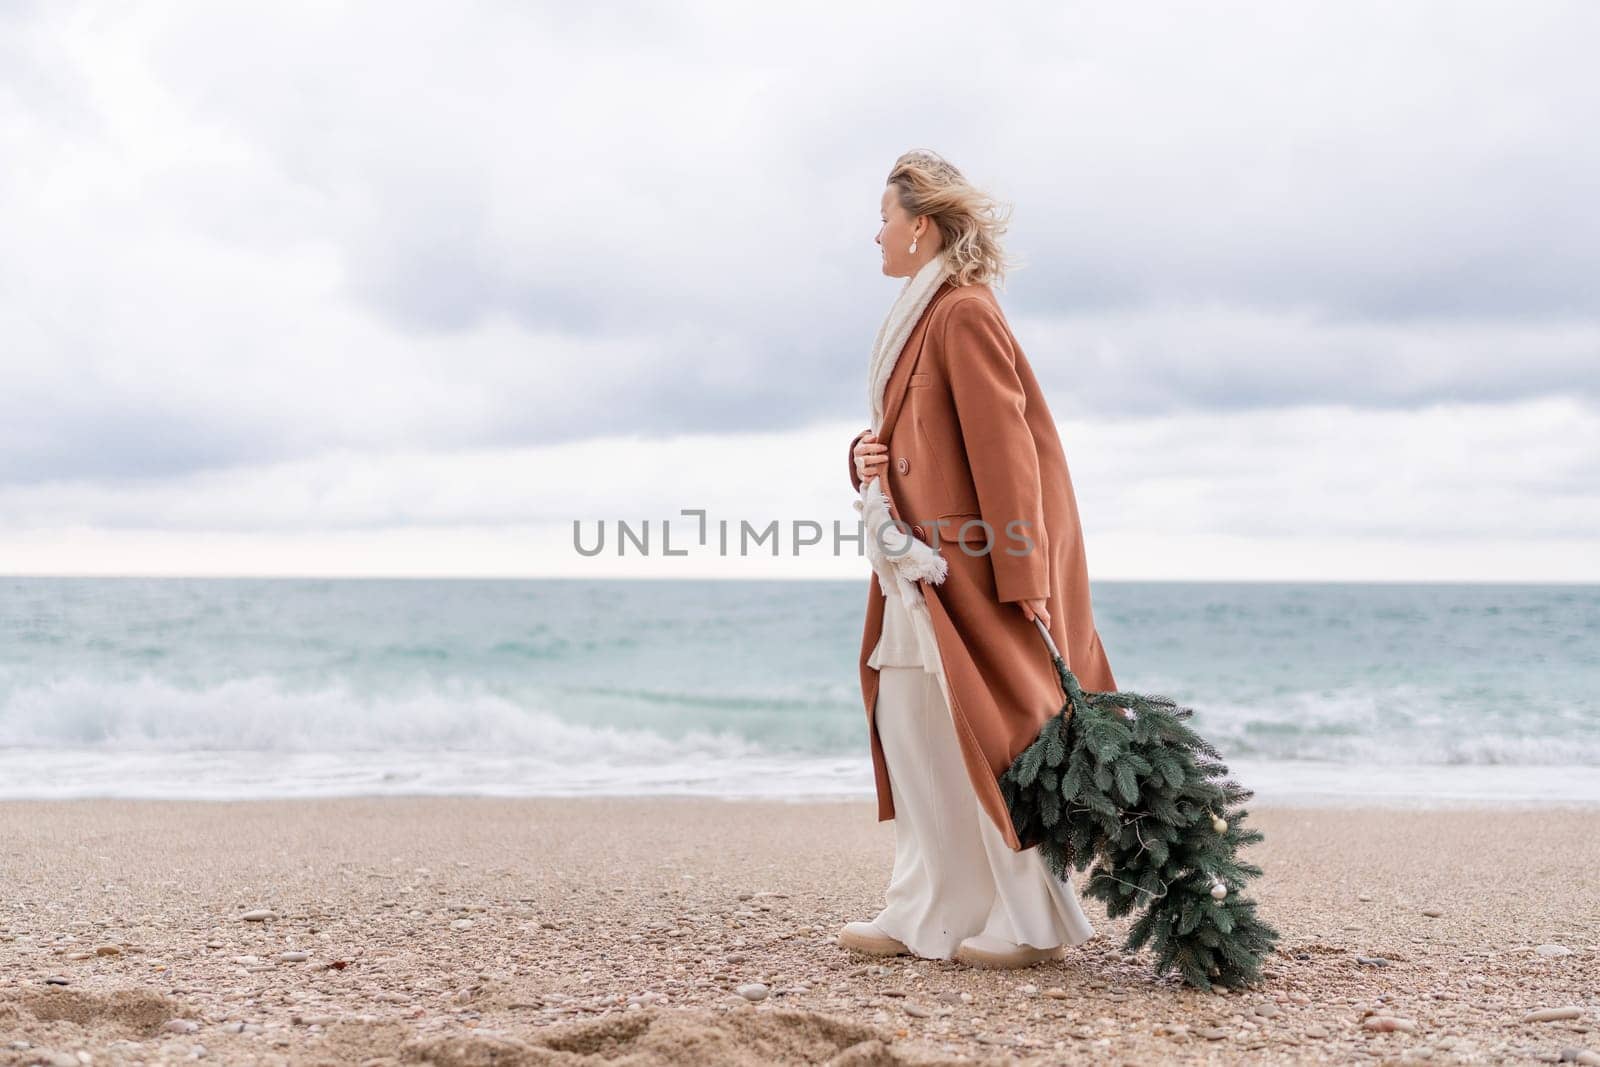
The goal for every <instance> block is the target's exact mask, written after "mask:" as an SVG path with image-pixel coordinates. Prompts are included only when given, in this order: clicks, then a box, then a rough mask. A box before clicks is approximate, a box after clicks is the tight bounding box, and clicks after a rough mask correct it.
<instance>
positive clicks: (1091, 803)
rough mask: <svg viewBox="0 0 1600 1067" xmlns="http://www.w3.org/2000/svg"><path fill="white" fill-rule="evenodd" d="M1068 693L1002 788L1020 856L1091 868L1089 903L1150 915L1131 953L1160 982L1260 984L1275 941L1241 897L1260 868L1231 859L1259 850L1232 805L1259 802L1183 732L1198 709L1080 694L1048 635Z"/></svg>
mask: <svg viewBox="0 0 1600 1067" xmlns="http://www.w3.org/2000/svg"><path fill="white" fill-rule="evenodd" d="M1039 630H1040V632H1041V633H1042V634H1044V635H1045V640H1046V642H1047V643H1048V644H1049V646H1050V651H1051V654H1052V656H1053V657H1054V659H1055V665H1056V673H1057V674H1059V675H1060V677H1061V684H1062V687H1063V688H1064V689H1065V690H1066V702H1065V703H1064V704H1063V705H1062V707H1061V711H1060V712H1059V713H1058V714H1057V715H1055V716H1053V717H1052V718H1051V719H1050V720H1049V722H1047V723H1045V725H1044V727H1043V729H1041V730H1040V732H1039V737H1038V739H1037V740H1035V741H1034V742H1033V743H1032V744H1031V745H1029V746H1028V747H1027V748H1026V749H1024V750H1023V751H1022V752H1021V753H1020V754H1019V755H1018V756H1017V758H1016V760H1015V761H1013V763H1012V765H1011V767H1010V768H1009V769H1008V770H1007V771H1006V773H1005V774H1004V775H1002V776H1001V778H1000V792H1001V795H1002V796H1003V797H1004V798H1005V801H1006V806H1007V807H1008V808H1009V809H1010V813H1011V821H1012V825H1013V826H1014V827H1015V828H1016V831H1017V836H1018V837H1019V838H1020V839H1021V840H1022V843H1023V846H1024V847H1029V846H1031V845H1034V844H1037V845H1038V847H1039V851H1040V853H1041V854H1042V855H1043V856H1044V858H1045V861H1046V864H1047V865H1048V866H1049V868H1050V870H1051V871H1052V873H1053V874H1054V875H1055V876H1056V877H1057V878H1060V879H1061V880H1063V881H1066V880H1067V876H1068V868H1069V867H1074V868H1076V869H1078V870H1079V871H1081V870H1083V869H1084V868H1085V867H1086V866H1088V865H1089V864H1090V863H1093V864H1094V869H1093V870H1091V871H1090V872H1089V878H1088V882H1087V884H1086V886H1085V887H1084V894H1085V895H1086V896H1089V897H1093V898H1094V899H1096V900H1100V901H1102V902H1104V904H1105V906H1106V913H1107V914H1108V915H1109V916H1110V917H1112V918H1117V917H1119V916H1122V915H1126V914H1128V913H1129V912H1132V911H1135V910H1136V909H1141V908H1142V909H1144V912H1143V914H1142V915H1140V916H1139V918H1138V919H1137V920H1135V922H1134V924H1133V927H1132V929H1131V930H1130V931H1129V934H1128V939H1127V942H1126V948H1127V949H1128V951H1130V952H1134V951H1138V950H1139V949H1140V948H1142V947H1143V946H1144V945H1146V944H1149V945H1150V946H1151V949H1152V951H1154V952H1155V954H1156V973H1157V974H1166V973H1167V972H1168V971H1169V970H1171V969H1172V968H1174V967H1176V968H1177V969H1178V971H1179V972H1180V973H1181V975H1182V976H1183V979H1184V980H1185V981H1186V982H1188V983H1189V984H1190V985H1193V986H1198V987H1199V988H1202V989H1205V990H1208V991H1209V990H1210V989H1211V988H1212V986H1213V985H1224V986H1228V987H1230V988H1237V987H1243V986H1250V985H1255V984H1257V983H1258V982H1260V981H1261V960H1262V957H1263V956H1264V955H1265V954H1266V953H1268V952H1271V951H1273V947H1274V945H1275V943H1276V942H1277V940H1278V932H1277V931H1276V930H1274V929H1273V928H1272V927H1271V926H1269V925H1267V924H1266V923H1265V922H1263V921H1262V920H1261V919H1260V918H1259V917H1258V916H1257V915H1256V904H1255V901H1253V900H1251V899H1250V898H1248V897H1245V896H1242V895H1241V894H1240V893H1239V890H1240V889H1241V888H1243V886H1244V884H1245V882H1246V880H1248V879H1250V878H1256V877H1259V876H1260V875H1261V868H1259V867H1257V866H1255V865H1254V864H1251V863H1247V862H1244V861H1242V860H1240V859H1239V857H1238V855H1237V853H1238V850H1239V849H1240V848H1243V847H1244V846H1245V845H1249V844H1252V843H1254V842H1257V841H1260V840H1261V839H1262V835H1261V833H1260V831H1257V830H1250V829H1246V828H1245V825H1244V819H1245V816H1246V815H1248V814H1249V812H1248V811H1246V810H1245V809H1244V808H1242V807H1238V805H1239V804H1240V803H1241V802H1242V801H1245V800H1248V799H1249V798H1250V797H1252V796H1254V793H1253V792H1252V791H1251V790H1248V789H1245V788H1243V787H1241V786H1240V785H1239V784H1238V783H1237V782H1234V781H1231V780H1229V779H1228V778H1227V777H1226V776H1227V774H1228V768H1227V766H1226V765H1225V764H1224V763H1222V757H1221V755H1220V754H1219V753H1218V752H1217V750H1216V749H1215V748H1213V747H1212V746H1211V745H1210V744H1209V743H1208V742H1207V741H1206V740H1205V739H1204V738H1202V737H1201V736H1200V735H1198V734H1196V733H1195V732H1194V731H1193V730H1191V729H1190V728H1189V727H1188V726H1187V725H1185V721H1184V720H1186V719H1188V718H1189V717H1190V716H1191V715H1193V714H1194V711H1193V709H1191V708H1183V707H1178V706H1177V704H1176V702H1174V701H1173V700H1171V699H1169V698H1167V697H1163V696H1144V695H1141V694H1139V693H1127V692H1120V691H1119V692H1109V693H1085V692H1084V691H1083V689H1082V688H1081V687H1080V686H1079V685H1078V680H1077V678H1076V676H1074V675H1073V673H1072V672H1071V671H1070V670H1068V669H1067V665H1066V662H1065V661H1064V660H1063V659H1062V658H1061V655H1060V653H1059V652H1058V651H1057V650H1056V647H1055V642H1054V641H1052V640H1051V639H1050V635H1049V632H1048V631H1047V630H1045V629H1044V627H1043V626H1042V625H1040V626H1039Z"/></svg>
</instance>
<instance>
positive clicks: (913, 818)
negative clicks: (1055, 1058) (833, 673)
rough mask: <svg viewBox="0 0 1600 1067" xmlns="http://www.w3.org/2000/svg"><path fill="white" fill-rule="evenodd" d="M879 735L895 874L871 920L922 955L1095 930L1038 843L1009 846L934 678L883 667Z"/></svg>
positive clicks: (1036, 942) (1050, 941) (1074, 939)
mask: <svg viewBox="0 0 1600 1067" xmlns="http://www.w3.org/2000/svg"><path fill="white" fill-rule="evenodd" d="M876 718H877V723H878V736H879V739H880V740H881V741H882V742H883V755H884V759H885V761H886V762H887V763H888V767H889V784H890V788H891V789H892V790H893V793H894V811H895V817H894V837H895V853H894V872H893V874H891V875H890V878H889V886H888V889H887V890H886V891H885V893H884V900H885V906H884V908H883V910H882V911H880V912H879V913H878V914H877V916H876V917H875V918H874V919H873V920H872V922H873V924H874V925H875V926H877V928H878V929H879V930H882V931H883V932H884V933H886V934H888V935H890V936H891V937H895V938H898V939H899V940H900V941H902V942H904V944H905V946H906V947H907V948H909V949H910V950H911V951H912V952H913V953H915V954H916V955H918V956H923V957H926V958H930V959H951V958H953V957H954V956H955V952H956V948H957V947H958V946H959V945H960V944H961V942H962V940H963V939H965V938H968V937H971V936H973V935H975V934H987V935H990V936H992V937H998V938H1000V939H1002V940H1004V941H1008V942H1010V943H1012V944H1016V945H1032V946H1034V947H1035V948H1054V947H1056V946H1057V945H1067V946H1073V945H1079V944H1082V943H1083V942H1084V941H1087V940H1088V939H1089V938H1090V937H1092V936H1094V928H1093V927H1092V926H1090V925H1089V920H1088V918H1087V917H1086V916H1085V915H1084V913H1083V909H1082V908H1081V907H1080V906H1079V904H1078V898H1077V895H1076V893H1074V891H1073V888H1072V886H1071V885H1070V884H1066V883H1063V882H1062V881H1060V880H1059V879H1057V878H1056V877H1055V876H1054V875H1052V874H1051V873H1050V868H1049V867H1047V866H1046V865H1045V862H1044V857H1043V856H1041V855H1040V854H1039V850H1038V848H1036V847H1035V848H1029V849H1024V850H1023V851H1021V852H1014V851H1012V850H1011V849H1010V848H1009V847H1008V846H1007V845H1006V843H1005V839H1004V838H1003V837H1001V836H1000V830H999V828H998V827H996V826H995V825H994V822H993V820H991V819H990V818H989V816H988V814H987V813H986V812H985V811H984V810H983V809H982V808H981V807H980V806H979V804H978V795H977V793H976V792H975V791H974V790H973V788H972V780H971V779H970V778H968V777H967V769H966V765H965V764H963V763H962V761H961V750H960V748H959V746H958V743H957V741H956V731H955V722H954V720H953V719H952V718H951V715H950V709H949V705H948V704H946V702H945V699H944V693H943V692H942V690H941V689H940V687H939V680H938V678H937V677H936V676H935V675H933V674H931V673H929V672H927V671H925V670H923V669H922V668H921V667H882V668H880V670H879V674H878V705H877V710H876Z"/></svg>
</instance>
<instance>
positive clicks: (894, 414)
mask: <svg viewBox="0 0 1600 1067" xmlns="http://www.w3.org/2000/svg"><path fill="white" fill-rule="evenodd" d="M954 289H955V286H954V285H952V284H951V283H950V281H949V280H948V279H946V280H945V281H944V282H942V283H940V285H939V288H938V289H937V290H936V291H935V292H934V294H933V298H932V299H931V300H929V301H928V306H927V307H925V308H923V309H922V317H921V318H920V319H918V320H917V325H916V326H915V327H913V328H912V330H911V333H910V334H909V335H908V336H907V337H906V347H905V351H903V352H901V353H900V356H899V358H898V359H896V360H895V363H894V371H893V372H892V373H891V374H890V375H889V380H888V381H887V382H885V383H884V386H883V425H882V426H881V427H879V429H878V440H879V441H887V440H889V437H890V435H891V434H893V433H894V424H895V421H896V420H897V419H898V418H899V415H900V406H901V404H903V403H904V402H905V399H906V389H907V388H909V386H910V384H911V370H912V368H913V367H915V366H916V365H917V357H918V356H920V355H921V354H922V345H923V342H925V341H926V340H927V337H928V320H929V319H930V318H932V317H933V309H934V308H936V307H938V306H939V301H941V300H943V299H944V298H945V296H946V294H948V293H950V292H951V291H953V290H954Z"/></svg>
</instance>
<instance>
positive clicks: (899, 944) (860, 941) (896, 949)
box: [838, 922, 911, 956]
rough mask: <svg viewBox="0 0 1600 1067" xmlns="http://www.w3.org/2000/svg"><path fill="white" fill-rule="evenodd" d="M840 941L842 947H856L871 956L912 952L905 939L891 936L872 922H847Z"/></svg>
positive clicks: (841, 931) (903, 954)
mask: <svg viewBox="0 0 1600 1067" xmlns="http://www.w3.org/2000/svg"><path fill="white" fill-rule="evenodd" d="M838 941H839V945H840V947H842V948H850V949H855V950H856V951H857V952H865V953H866V954H867V955H869V956H906V955H909V954H910V953H911V950H910V949H909V948H906V945H905V942H904V941H901V940H900V939H899V938H897V937H890V936H889V935H888V934H886V933H884V932H883V931H882V930H880V929H878V928H877V927H876V926H874V925H872V923H871V922H854V923H845V924H844V929H842V930H840V931H839V937H838Z"/></svg>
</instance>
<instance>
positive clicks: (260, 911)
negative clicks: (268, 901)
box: [239, 908, 276, 923]
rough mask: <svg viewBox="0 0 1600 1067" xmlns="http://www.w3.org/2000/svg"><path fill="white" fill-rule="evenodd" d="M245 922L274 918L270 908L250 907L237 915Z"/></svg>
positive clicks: (264, 920) (262, 921) (260, 921)
mask: <svg viewBox="0 0 1600 1067" xmlns="http://www.w3.org/2000/svg"><path fill="white" fill-rule="evenodd" d="M239 918H241V919H243V920H244V921H245V922H247V923H264V922H266V921H267V920H268V919H272V918H276V916H275V915H274V914H273V911H272V909H271V908H252V909H251V910H249V911H247V912H245V913H244V914H243V915H241V916H239Z"/></svg>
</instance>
